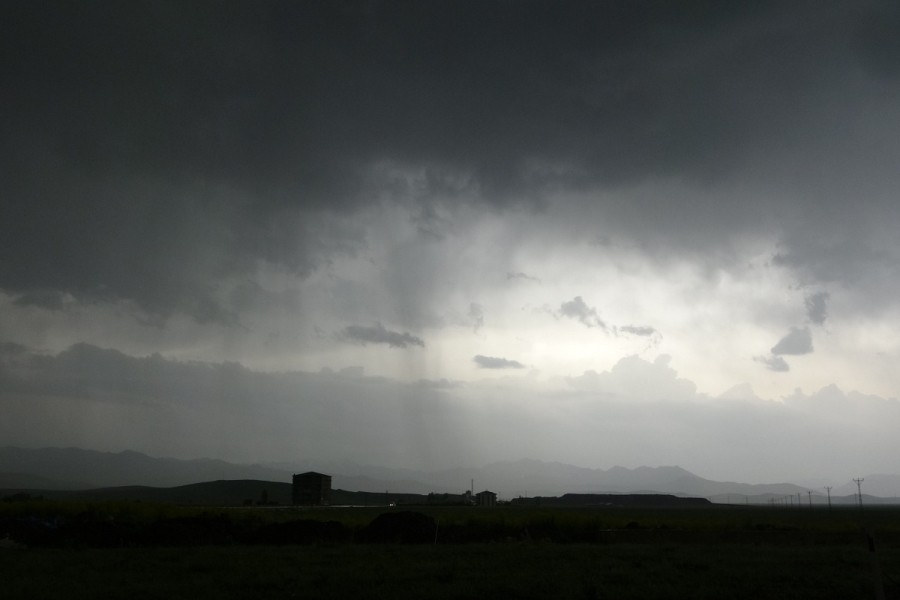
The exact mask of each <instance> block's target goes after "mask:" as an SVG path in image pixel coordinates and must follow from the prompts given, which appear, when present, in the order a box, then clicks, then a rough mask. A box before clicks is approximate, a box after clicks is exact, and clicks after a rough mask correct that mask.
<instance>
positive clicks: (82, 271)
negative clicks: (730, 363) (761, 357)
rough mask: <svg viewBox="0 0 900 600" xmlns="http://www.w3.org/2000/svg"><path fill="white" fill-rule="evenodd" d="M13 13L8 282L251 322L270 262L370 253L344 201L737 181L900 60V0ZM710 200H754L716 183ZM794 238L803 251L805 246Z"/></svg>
mask: <svg viewBox="0 0 900 600" xmlns="http://www.w3.org/2000/svg"><path fill="white" fill-rule="evenodd" d="M0 11H2V12H0V52H2V55H3V56H4V61H3V65H2V67H0V78H2V81H3V84H2V85H3V89H2V92H3V93H2V94H0V109H2V111H3V115H4V118H3V119H2V123H0V166H2V171H3V174H4V176H3V178H2V182H0V197H2V198H3V200H2V204H0V255H2V256H3V257H4V260H3V261H2V263H0V289H3V290H6V291H8V292H11V293H14V294H17V295H19V297H20V298H25V299H29V298H36V297H35V296H30V295H29V294H33V293H36V292H40V293H45V292H44V291H45V290H49V291H50V292H53V291H59V292H67V293H70V294H72V295H73V296H74V297H75V298H76V299H92V300H110V301H119V300H126V301H133V302H134V303H135V304H136V305H137V306H138V307H139V308H140V309H142V310H144V311H148V312H151V313H156V314H160V315H168V314H172V313H174V312H182V313H186V314H190V315H192V316H194V317H195V318H196V319H197V320H199V321H213V322H221V323H235V322H236V320H237V317H236V314H235V308H234V307H232V306H230V305H229V304H228V303H227V302H223V301H222V300H221V298H219V297H218V295H217V293H216V291H217V288H218V286H219V284H220V283H221V282H222V281H223V280H224V279H226V278H227V277H230V276H235V275H237V276H241V275H244V274H246V273H248V272H251V271H252V269H253V267H254V265H256V264H257V263H258V262H259V261H264V262H270V263H272V264H275V265H277V266H281V267H285V268H287V269H289V270H291V271H293V272H294V273H296V274H298V275H300V276H304V275H307V274H309V273H310V272H311V271H312V270H314V269H316V268H318V267H319V266H320V265H322V264H325V263H327V261H328V260H329V258H330V257H332V256H334V255H335V254H340V253H350V254H352V253H353V252H355V251H357V250H358V249H359V248H360V247H361V246H362V245H363V244H364V241H365V240H364V234H363V233H361V232H360V230H359V229H357V228H354V227H352V226H351V225H348V223H347V222H346V221H345V220H344V218H345V217H348V216H352V214H353V210H354V209H355V208H357V207H359V206H360V205H363V204H367V203H369V202H371V201H372V199H373V198H379V197H382V196H385V195H386V196H396V197H402V198H407V197H411V200H412V202H414V203H416V204H418V205H420V207H419V209H418V210H417V211H414V214H415V215H418V216H416V217H415V218H414V220H415V222H416V224H417V225H418V226H419V229H420V230H421V231H422V232H424V233H426V234H427V235H430V236H432V237H434V238H435V239H440V238H441V237H442V236H443V235H444V229H445V227H444V226H443V225H442V224H441V221H440V218H439V217H438V216H437V215H436V213H435V212H434V211H433V210H431V207H430V203H431V202H432V201H433V199H435V198H448V199H450V200H453V199H454V198H457V197H460V196H465V197H471V198H475V199H476V200H478V201H481V202H487V203H491V204H495V205H500V206H505V205H508V204H510V203H512V202H517V201H521V200H525V201H527V202H529V203H531V202H540V201H542V199H543V198H544V197H545V196H546V195H548V194H551V193H553V192H556V191H561V190H562V191H566V190H587V189H591V188H592V187H594V186H597V185H601V186H608V185H618V184H625V183H634V182H640V181H644V180H647V179H654V180H658V179H659V178H665V177H668V176H672V177H678V178H680V179H683V180H690V181H699V182H703V183H706V182H709V181H713V180H718V179H720V178H726V179H727V177H728V175H729V173H731V172H732V171H733V170H734V169H736V168H737V167H738V166H739V165H741V164H742V163H743V161H744V160H745V159H747V158H748V156H751V155H753V154H754V153H757V154H762V155H765V152H764V150H765V149H767V147H768V146H770V145H775V146H778V145H779V143H781V141H783V140H786V139H787V140H790V139H794V137H792V132H796V131H816V124H817V122H816V121H815V119H816V116H815V112H814V111H808V110H807V108H808V107H809V103H810V99H811V98H813V97H814V96H815V94H816V93H817V92H819V91H821V90H823V89H826V90H831V89H836V87H838V88H839V87H840V86H835V84H834V81H833V80H834V77H836V76H835V75H834V74H835V73H838V76H839V75H840V74H842V73H851V72H853V69H854V68H855V65H856V64H859V65H861V66H862V67H863V69H865V70H866V71H867V72H869V73H872V74H873V76H877V77H880V78H895V77H896V76H897V74H898V67H897V65H898V64H900V61H898V54H900V52H898V51H897V42H896V36H894V35H893V32H894V31H896V27H893V25H894V24H896V23H897V22H898V16H897V15H898V10H897V8H896V7H895V6H894V5H890V4H887V3H876V2H835V3H828V4H827V5H824V6H818V5H817V6H815V7H814V8H812V9H810V8H809V7H808V5H803V4H800V3H782V2H759V3H724V2H723V3H709V2H700V1H695V2H677V3H673V2H667V1H664V0H658V1H647V2H633V1H631V0H618V1H611V2H603V3H600V2H595V3H585V2H575V1H562V2H559V1H557V2H523V3H508V2H485V1H483V0H477V1H475V0H472V1H463V2H453V3H424V2H417V1H405V2H404V1H399V2H389V3H368V2H349V1H348V2H322V3H317V2H297V3H289V2H276V1H274V0H273V1H268V2H263V1H260V2H249V1H248V2H235V1H229V2H204V1H199V2H190V3H183V2H172V1H168V2H167V1H163V2H149V1H140V0H134V1H130V2H112V1H110V2H88V3H70V2H51V1H44V2H13V3H4V4H3V6H2V7H0ZM848 65H849V66H848ZM848 89H849V86H848ZM804 128H805V129H804ZM795 137H797V136H795ZM799 137H802V136H799ZM385 165H388V167H385ZM390 165H395V166H396V167H397V169H399V170H401V171H402V170H403V169H416V170H418V171H420V172H422V173H424V176H423V179H422V184H421V185H420V186H419V187H417V188H415V189H412V190H411V189H410V186H408V185H407V184H405V183H404V182H403V181H402V178H398V177H395V176H393V175H390V174H387V175H385V172H386V171H391V169H390ZM648 202H649V201H648ZM667 206H668V205H667V204H666V203H659V205H658V206H657V205H656V204H654V206H652V207H650V208H653V209H654V210H650V211H649V212H648V211H647V210H644V209H645V208H647V207H646V206H643V204H640V205H639V212H641V215H640V219H636V222H640V223H643V222H645V221H646V220H647V215H653V216H654V218H659V219H661V220H662V222H665V223H668V222H669V221H668V220H669V217H670V216H671V213H670V212H669V211H668V208H667ZM626 208H627V207H625V208H622V210H626ZM682 208H685V207H682ZM686 208H693V209H698V210H699V209H703V210H704V211H706V212H705V214H706V215H707V217H708V218H707V219H704V222H710V221H712V220H718V221H721V222H723V223H726V222H727V223H731V222H737V221H740V220H739V219H734V218H733V215H732V214H731V213H732V212H733V211H734V210H737V209H736V208H735V207H731V206H720V205H719V204H718V203H715V202H710V203H709V204H708V205H702V206H689V207H686ZM656 209H659V210H656ZM626 212H627V211H626ZM693 212H694V211H692V210H687V211H685V210H679V211H676V214H678V215H690V214H692V213H693ZM667 215H669V216H667ZM693 221H696V219H693V220H691V219H687V221H686V222H693ZM709 229H710V228H705V230H707V231H708V230H709ZM669 235H675V234H674V233H671V232H670V233H669ZM788 246H789V247H788V248H787V251H786V253H785V257H786V258H785V260H786V261H788V262H790V261H791V260H793V261H794V262H795V263H796V264H804V263H803V260H804V259H803V256H804V254H803V248H802V247H800V246H797V245H796V244H794V245H793V246H792V245H790V244H788ZM49 297H50V296H45V298H49ZM23 301H25V300H23ZM36 304H37V305H40V303H36ZM44 306H46V307H52V304H51V305H48V304H46V303H44Z"/></svg>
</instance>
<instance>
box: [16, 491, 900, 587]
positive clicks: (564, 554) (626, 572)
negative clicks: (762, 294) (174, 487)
mask: <svg viewBox="0 0 900 600" xmlns="http://www.w3.org/2000/svg"><path fill="white" fill-rule="evenodd" d="M411 511H415V513H416V515H415V518H414V519H413V518H412V517H409V513H410V512H411ZM385 514H387V515H392V519H393V521H391V519H387V518H386V517H384V516H383V515H385ZM404 515H406V517H404ZM863 517H864V519H865V526H866V527H868V528H869V529H870V530H872V531H873V532H874V534H875V537H876V540H877V542H878V548H877V549H878V552H877V558H878V561H879V566H880V568H881V570H882V573H883V577H882V579H883V585H884V587H885V592H886V597H887V598H900V587H898V586H897V585H896V584H895V583H894V581H896V580H900V518H898V517H900V509H897V508H873V509H870V510H866V511H865V513H864V514H863ZM404 519H406V520H404ZM410 519H412V520H410ZM376 522H379V523H381V525H382V527H381V528H380V529H379V528H377V527H374V525H375V524H376ZM391 523H393V524H391ZM404 524H405V525H404ZM410 524H412V525H410ZM407 525H409V527H407ZM413 525H414V526H413ZM392 527H393V529H392ZM404 527H406V528H405V529H404ZM862 527H863V523H862V522H861V520H860V513H859V512H858V511H856V510H851V509H835V510H833V511H828V510H827V509H796V508H795V509H793V510H791V509H779V508H753V507H749V508H748V507H741V506H721V505H718V506H713V507H708V508H698V509H694V508H678V509H638V508H627V509H625V508H610V507H590V508H563V507H542V508H537V507H514V506H500V507H496V508H477V507H463V506H420V507H397V508H392V509H388V508H387V507H368V508H367V507H358V508H356V507H355V508H338V507H333V508H308V509H303V508H284V507H252V508H234V507H196V506H177V505H171V504H152V503H144V502H98V503H91V502H66V501H54V500H34V499H18V500H17V501H11V502H0V539H3V538H5V537H6V536H9V537H7V538H6V540H5V541H4V542H3V544H4V547H3V548H0V581H3V585H4V589H3V597H4V598H10V599H12V598H121V597H128V598H207V597H208V598H263V597H265V598H289V597H306V598H344V597H353V598H392V599H396V598H414V597H415V598H420V597H434V598H475V597H479V598H483V597H485V596H488V597H508V598H546V597H560V598H678V597H683V598H767V597H768V598H873V597H874V595H873V589H874V588H873V585H874V580H873V570H872V562H871V555H870V553H869V551H868V549H867V547H866V544H865V541H864V537H863V535H862V533H861V531H862Z"/></svg>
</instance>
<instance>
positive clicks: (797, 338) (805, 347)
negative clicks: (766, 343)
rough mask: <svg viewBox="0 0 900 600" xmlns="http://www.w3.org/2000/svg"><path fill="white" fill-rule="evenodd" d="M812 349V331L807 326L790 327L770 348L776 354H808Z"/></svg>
mask: <svg viewBox="0 0 900 600" xmlns="http://www.w3.org/2000/svg"><path fill="white" fill-rule="evenodd" d="M812 351H813V345H812V333H811V332H810V331H809V327H803V328H800V327H791V330H790V331H789V332H788V334H787V335H786V336H784V337H783V338H781V340H779V342H778V343H777V344H775V345H774V346H772V349H771V352H772V354H774V355H776V356H779V355H782V354H791V355H799V354H809V353H811V352H812Z"/></svg>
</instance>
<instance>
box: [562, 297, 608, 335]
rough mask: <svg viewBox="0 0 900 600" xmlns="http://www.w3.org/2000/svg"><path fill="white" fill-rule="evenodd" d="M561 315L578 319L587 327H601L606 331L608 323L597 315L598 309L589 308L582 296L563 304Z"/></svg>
mask: <svg viewBox="0 0 900 600" xmlns="http://www.w3.org/2000/svg"><path fill="white" fill-rule="evenodd" d="M559 315H560V316H563V317H568V318H570V319H576V320H577V321H579V322H580V323H582V324H583V325H585V326H587V327H600V328H601V329H603V330H606V323H604V322H603V321H602V320H601V319H600V317H599V316H598V315H597V309H596V308H594V307H592V306H588V305H587V303H586V302H585V301H584V299H583V298H582V297H581V296H575V298H573V299H572V300H569V301H568V302H563V303H562V304H561V305H560V306H559Z"/></svg>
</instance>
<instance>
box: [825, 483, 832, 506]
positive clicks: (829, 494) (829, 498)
mask: <svg viewBox="0 0 900 600" xmlns="http://www.w3.org/2000/svg"><path fill="white" fill-rule="evenodd" d="M825 491H826V492H828V510H829V511H830V510H831V486H830V485H826V486H825Z"/></svg>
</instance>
